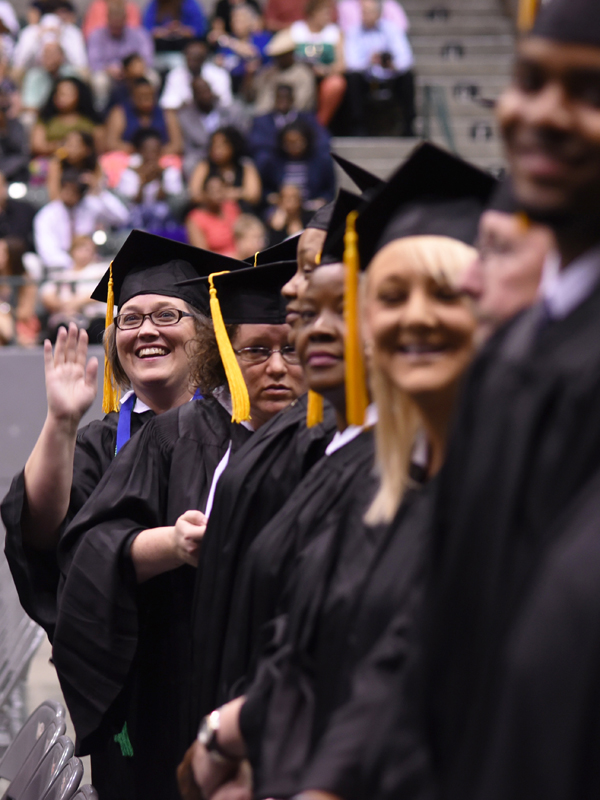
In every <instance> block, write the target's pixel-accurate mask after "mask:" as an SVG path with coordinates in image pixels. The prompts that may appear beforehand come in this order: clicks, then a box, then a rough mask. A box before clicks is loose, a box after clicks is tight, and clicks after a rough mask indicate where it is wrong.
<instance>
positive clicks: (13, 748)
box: [0, 700, 65, 781]
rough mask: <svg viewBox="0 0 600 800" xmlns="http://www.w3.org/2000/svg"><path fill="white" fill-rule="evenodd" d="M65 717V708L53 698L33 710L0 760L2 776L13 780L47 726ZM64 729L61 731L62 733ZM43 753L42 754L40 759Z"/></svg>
mask: <svg viewBox="0 0 600 800" xmlns="http://www.w3.org/2000/svg"><path fill="white" fill-rule="evenodd" d="M64 718H65V709H64V707H63V706H62V705H61V704H60V703H55V702H54V701H53V700H45V701H44V702H43V703H42V704H41V705H39V706H38V707H37V708H36V709H35V711H33V712H32V713H31V714H30V716H29V719H28V720H27V721H26V722H25V724H24V725H23V727H22V728H21V730H20V731H19V732H18V733H17V735H16V737H15V739H14V741H13V743H12V744H11V745H10V747H9V748H8V750H7V751H6V752H5V753H4V755H3V756H2V760H0V778H5V779H6V780H8V781H12V780H13V779H14V778H15V777H16V775H17V773H18V772H19V770H20V769H21V767H22V766H23V764H24V763H25V761H26V759H27V756H28V755H29V754H30V753H31V751H32V750H33V747H34V745H35V744H36V742H37V741H38V740H39V739H40V737H41V735H42V734H43V733H44V731H45V729H46V727H47V726H48V725H50V724H51V723H52V722H54V721H55V720H56V719H62V720H64ZM62 733H64V730H62V731H61V734H62ZM42 756H43V753H42V754H41V755H40V759H41V757H42Z"/></svg>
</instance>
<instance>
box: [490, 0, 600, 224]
mask: <svg viewBox="0 0 600 800" xmlns="http://www.w3.org/2000/svg"><path fill="white" fill-rule="evenodd" d="M498 118H499V122H500V125H501V129H502V133H503V136H504V140H505V144H506V150H507V156H508V160H509V163H510V167H511V173H512V177H513V181H514V187H515V193H516V195H517V197H518V199H519V201H520V203H521V204H522V205H523V206H524V208H525V209H526V210H527V211H528V212H529V213H530V215H531V216H533V217H534V218H536V219H539V220H545V221H548V222H549V223H550V224H552V225H553V227H555V228H558V227H560V226H561V225H565V224H567V225H568V224H572V223H573V222H578V223H579V224H582V223H586V221H587V225H588V228H589V227H590V225H589V223H590V222H592V223H593V222H594V221H597V220H600V5H599V4H598V2H597V0H550V2H549V3H547V4H546V5H545V6H543V7H542V11H541V12H540V15H539V17H538V21H537V23H536V26H535V28H534V30H533V32H532V34H531V35H529V36H527V37H526V38H524V39H523V40H522V41H521V42H520V43H519V47H518V52H517V59H516V64H515V70H514V77H513V81H512V84H511V86H510V87H509V88H508V89H507V90H506V91H505V92H504V94H503V95H502V97H501V99H500V102H499V104H498Z"/></svg>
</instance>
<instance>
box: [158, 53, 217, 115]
mask: <svg viewBox="0 0 600 800" xmlns="http://www.w3.org/2000/svg"><path fill="white" fill-rule="evenodd" d="M183 54H184V56H185V64H182V65H181V66H178V67H174V68H173V69H172V70H171V71H170V72H169V74H168V75H167V79H166V81H165V88H164V89H163V93H162V95H161V97H160V105H161V107H162V108H164V109H173V110H177V109H179V108H181V107H182V106H183V105H185V104H186V103H191V102H192V80H193V79H194V78H197V77H198V76H201V77H202V78H204V80H205V81H206V82H207V83H208V85H209V86H210V88H211V89H212V90H213V93H214V94H215V95H216V96H217V97H218V98H219V102H220V104H221V105H222V106H228V105H229V104H230V103H231V102H232V99H233V98H232V95H231V78H230V77H229V73H228V72H227V70H225V69H223V68H222V67H218V66H217V65H216V64H213V63H212V62H211V61H208V60H207V59H208V45H207V44H206V42H205V41H202V40H195V41H192V42H189V43H188V44H187V45H186V46H185V49H184V51H183Z"/></svg>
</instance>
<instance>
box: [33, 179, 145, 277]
mask: <svg viewBox="0 0 600 800" xmlns="http://www.w3.org/2000/svg"><path fill="white" fill-rule="evenodd" d="M128 221H129V212H128V210H127V208H126V207H125V206H124V205H123V203H122V202H121V200H119V198H118V197H115V195H113V194H111V192H109V191H108V190H107V189H101V188H100V186H99V184H98V183H96V182H95V181H94V179H93V178H92V179H88V180H87V181H84V180H83V178H82V176H81V175H80V173H79V172H78V171H77V170H73V169H65V170H63V173H62V177H61V182H60V195H59V197H58V199H57V200H51V201H50V202H49V203H48V204H47V205H45V206H43V207H42V208H41V209H40V210H39V211H38V213H37V214H36V215H35V218H34V220H33V229H34V239H35V246H36V250H37V252H38V255H39V256H40V258H41V259H42V262H43V264H44V266H45V267H47V268H49V269H56V268H60V269H71V268H72V266H73V258H72V256H71V252H70V251H71V247H72V245H73V241H74V238H75V237H76V236H91V235H92V234H93V233H94V232H95V231H96V230H98V229H100V228H102V227H104V226H114V227H115V228H120V227H123V226H124V225H126V224H127V222H128Z"/></svg>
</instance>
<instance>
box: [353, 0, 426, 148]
mask: <svg viewBox="0 0 600 800" xmlns="http://www.w3.org/2000/svg"><path fill="white" fill-rule="evenodd" d="M381 12H382V3H381V0H361V15H362V16H361V24H360V25H358V26H356V27H354V28H352V29H351V30H349V31H348V33H347V34H346V40H345V60H346V69H347V74H346V78H347V81H348V92H347V95H346V97H347V102H348V108H349V112H350V117H351V126H352V127H351V131H350V133H351V135H352V134H354V135H357V136H360V135H364V134H365V133H366V127H365V121H366V119H367V100H368V96H369V91H370V84H371V82H372V81H373V80H374V79H375V80H377V81H386V82H388V83H389V86H390V88H391V94H392V97H393V99H394V101H395V102H396V103H397V105H398V106H399V108H400V109H401V111H402V118H403V130H402V135H404V136H413V135H414V130H413V125H414V119H415V86H414V74H413V72H412V67H413V63H414V59H413V54H412V50H411V47H410V43H409V41H408V37H407V36H406V33H405V32H404V31H403V30H402V29H401V28H400V27H398V26H397V25H395V24H394V23H393V22H391V21H390V20H387V19H383V18H382V14H381Z"/></svg>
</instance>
